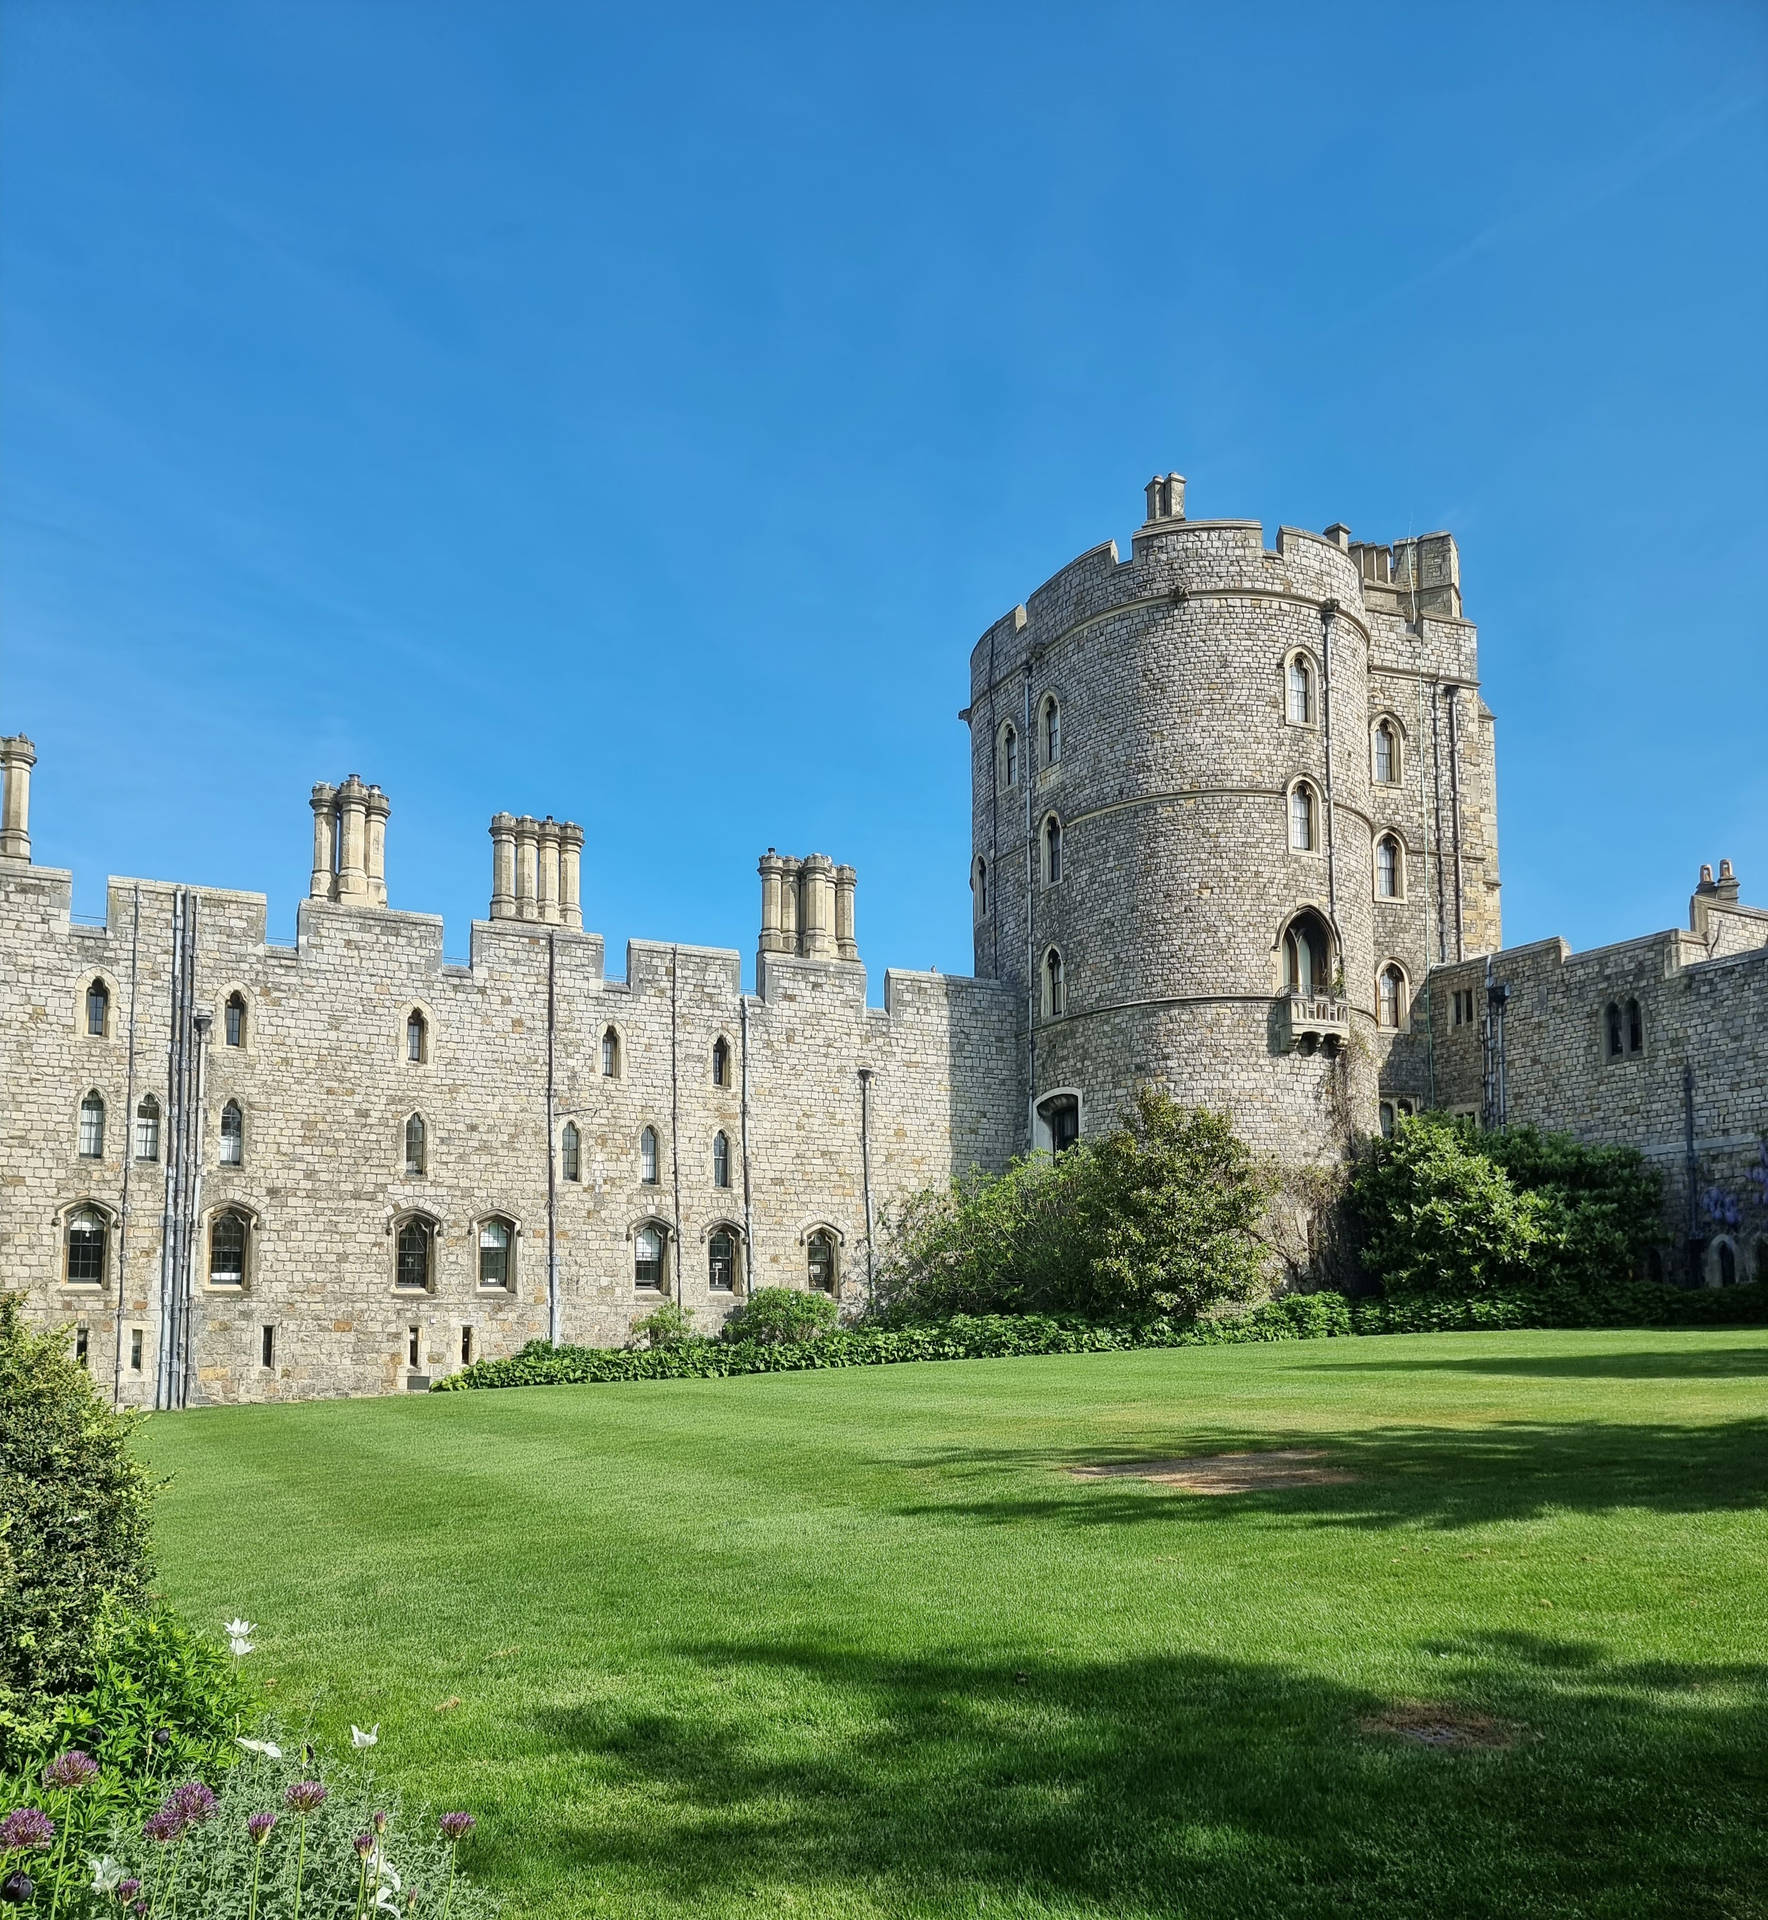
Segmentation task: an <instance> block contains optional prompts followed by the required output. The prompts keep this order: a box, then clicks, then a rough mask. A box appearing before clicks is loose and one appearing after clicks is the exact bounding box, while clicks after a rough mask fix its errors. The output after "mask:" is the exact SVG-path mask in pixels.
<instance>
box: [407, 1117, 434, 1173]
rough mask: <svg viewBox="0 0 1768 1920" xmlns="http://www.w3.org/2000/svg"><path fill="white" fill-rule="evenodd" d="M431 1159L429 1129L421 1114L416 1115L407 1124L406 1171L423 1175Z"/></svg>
mask: <svg viewBox="0 0 1768 1920" xmlns="http://www.w3.org/2000/svg"><path fill="white" fill-rule="evenodd" d="M428 1158H429V1129H428V1128H427V1127H426V1126H425V1125H424V1117H423V1115H422V1114H421V1113H414V1114H412V1115H411V1116H410V1118H409V1119H407V1121H406V1122H405V1171H406V1172H407V1173H422V1172H423V1171H424V1169H425V1166H426V1165H427V1163H428Z"/></svg>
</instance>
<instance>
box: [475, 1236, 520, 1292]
mask: <svg viewBox="0 0 1768 1920" xmlns="http://www.w3.org/2000/svg"><path fill="white" fill-rule="evenodd" d="M514 1240H515V1235H514V1234H513V1233H512V1232H511V1230H510V1223H509V1222H508V1221H507V1220H499V1219H491V1220H481V1221H480V1222H479V1285H480V1286H482V1287H503V1288H506V1289H507V1288H508V1286H509V1283H510V1247H511V1245H512V1244H513V1242H514Z"/></svg>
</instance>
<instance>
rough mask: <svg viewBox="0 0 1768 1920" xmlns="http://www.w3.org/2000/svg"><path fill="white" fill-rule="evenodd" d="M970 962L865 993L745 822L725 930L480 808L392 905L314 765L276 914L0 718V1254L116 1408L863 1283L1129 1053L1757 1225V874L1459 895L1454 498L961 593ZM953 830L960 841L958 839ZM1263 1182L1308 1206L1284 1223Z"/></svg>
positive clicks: (374, 807) (1052, 1135) (1717, 1264)
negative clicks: (1518, 929) (974, 603)
mask: <svg viewBox="0 0 1768 1920" xmlns="http://www.w3.org/2000/svg"><path fill="white" fill-rule="evenodd" d="M960 718H961V719H962V720H963V721H964V722H965V723H966V724H967V725H968V728H969V734H970V753H971V789H972V810H971V839H972V851H971V864H970V875H969V881H970V888H971V894H972V900H973V912H974V929H975V968H976V973H975V977H974V978H969V979H964V978H955V977H951V976H946V975H941V974H936V973H918V972H905V971H898V970H894V969H893V970H889V971H887V972H886V974H885V978H884V1005H883V1006H882V1008H876V1007H871V1006H869V1005H868V1004H867V995H866V976H865V972H864V968H863V966H862V964H861V961H860V957H859V947H858V940H857V933H856V917H855V901H856V890H857V879H856V875H855V873H854V870H853V869H852V868H851V867H846V866H838V865H836V864H834V862H832V861H831V860H830V859H829V858H828V857H827V856H825V855H823V854H819V853H813V854H810V855H808V856H806V857H804V858H802V859H800V858H791V857H786V856H782V855H780V854H778V853H776V852H775V851H774V850H773V849H771V848H770V849H769V850H768V852H767V853H766V854H765V855H763V856H762V859H761V862H760V878H761V928H760V940H759V952H758V954H757V958H756V966H755V991H754V992H753V993H752V994H746V993H744V992H743V991H742V980H741V964H740V959H739V956H738V955H737V954H736V953H734V952H728V951H722V950H715V949H709V948H704V947H693V946H684V945H680V944H675V943H659V942H653V941H633V942H631V943H630V944H629V946H628V948H627V954H626V968H625V978H624V979H610V978H608V976H607V974H606V971H605V968H604V964H603V947H602V941H601V939H600V937H599V936H598V935H597V934H595V933H593V932H589V931H586V930H585V929H584V928H583V925H582V909H581V904H580V896H579V872H580V861H581V854H582V848H583V845H584V835H583V831H582V829H581V828H580V827H578V826H577V825H575V824H573V823H571V822H568V821H567V822H559V821H555V820H553V819H552V818H550V817H549V818H547V819H545V820H535V819H532V818H530V817H527V816H523V817H521V818H519V819H518V818H514V817H512V816H511V815H509V814H507V813H500V814H497V815H495V816H494V817H493V819H492V821H491V825H490V833H491V842H492V885H491V898H490V911H489V915H488V917H487V918H486V919H485V920H482V921H476V922H475V923H474V925H473V929H472V940H471V953H470V959H469V960H468V961H467V962H466V963H465V964H457V963H454V962H451V961H449V960H447V959H446V958H445V957H444V955H443V950H442V923H441V921H440V919H439V918H437V917H435V916H432V915H428V914H421V913H413V912H408V911H404V910H402V909H397V908H395V907H393V906H392V905H391V904H390V900H389V893H388V882H387V829H388V821H389V818H390V814H391V806H390V802H389V800H388V797H387V796H386V795H385V794H384V793H382V792H381V790H380V789H379V788H378V787H375V786H371V785H365V784H364V783H363V782H362V781H361V780H360V779H359V778H358V777H357V776H355V775H351V776H350V777H349V778H348V779H347V780H345V781H344V782H343V783H342V784H341V785H338V786H332V785H330V784H322V785H319V786H316V787H315V788H314V789H313V791H312V795H311V797H310V806H311V815H312V819H311V825H312V833H313V870H312V880H311V885H310V891H309V897H308V899H307V900H306V901H305V902H303V903H302V906H301V909H300V913H299V916H298V924H297V934H296V940H295V944H294V945H293V946H292V947H282V946H275V945H272V944H270V943H269V942H268V941H267V940H266V937H265V927H266V901H265V898H264V896H263V895H261V894H251V893H239V892H230V891H224V890H221V889H216V888H210V887H197V886H188V885H172V884H168V883H164V882H160V881H148V880H139V881H137V880H129V879H115V878H113V879H112V880H111V881H110V885H109V894H108V907H107V912H106V915H105V920H104V923H103V924H102V925H101V926H93V925H86V924H83V923H81V922H80V921H79V920H77V919H75V918H74V916H73V915H72V913H71V911H70V903H71V897H72V879H71V875H69V874H68V873H66V872H62V871H57V870H55V869H50V868H43V867H38V866H35V865H33V864H32V863H31V853H30V825H29V778H30V769H31V767H32V765H33V764H34V753H33V749H32V747H31V743H30V741H29V740H28V739H26V738H25V737H24V736H22V735H20V736H16V737H13V738H9V739H5V740H0V764H3V767H4V775H5V787H4V807H3V812H0V1013H3V1015H4V1028H5V1033H6V1046H7V1049H8V1066H9V1068H10V1085H11V1087H12V1089H13V1098H12V1100H11V1101H10V1102H9V1106H8V1113H7V1129H8V1138H7V1156H6V1161H7V1164H6V1173H5V1178H4V1182H3V1184H0V1250H3V1253H4V1258H5V1262H6V1271H7V1282H8V1284H10V1285H13V1286H22V1287H23V1289H24V1291H25V1292H26V1294H27V1295H28V1297H29V1300H30V1303H31V1307H32V1310H33V1311H34V1312H35V1313H36V1314H37V1315H39V1316H40V1317H42V1318H45V1319H50V1318H53V1319H55V1320H59V1321H63V1322H67V1323H69V1324H71V1325H72V1326H73V1327H74V1329H75V1331H74V1339H75V1343H76V1349H77V1351H78V1352H79V1353H80V1355H81V1356H82V1357H83V1358H84V1359H85V1360H86V1362H87V1364H88V1365H89V1366H91V1367H92V1369H93V1370H94V1372H95V1373H96V1374H98V1375H99V1376H100V1377H102V1378H103V1379H104V1380H105V1381H106V1382H107V1383H110V1384H111V1385H113V1386H114V1389H115V1393H116V1397H117V1398H118V1400H119V1401H121V1402H122V1403H124V1404H134V1405H144V1406H146V1405H156V1406H182V1405H187V1404H194V1403H198V1402H204V1401H234V1400H269V1399H284V1398H300V1397H311V1396H315V1395H325V1394H344V1393H373V1392H391V1391H400V1390H405V1389H408V1388H412V1387H424V1386H427V1385H428V1384H429V1383H430V1381H431V1380H432V1379H434V1378H435V1377H436V1376H437V1375H438V1374H439V1373H442V1372H446V1371H449V1370H451V1369H453V1368H456V1367H458V1366H461V1365H464V1364H467V1363H469V1362H471V1361H473V1360H475V1359H478V1358H480V1357H490V1356H494V1355H498V1354H503V1353H508V1352H510V1351H512V1350H514V1349H515V1348H516V1347H519V1346H520V1345H522V1344H523V1343H524V1342H526V1341H528V1340H530V1339H533V1338H535V1337H547V1338H553V1339H565V1340H570V1341H576V1342H589V1343H618V1342H620V1341H623V1340H624V1339H626V1338H627V1337H629V1333H630V1329H631V1326H632V1324H633V1322H634V1320H635V1318H637V1317H638V1316H640V1315H641V1314H643V1313H644V1312H646V1311H648V1310H650V1309H652V1308H654V1307H655V1306H656V1305H657V1303H658V1302H660V1301H661V1300H663V1299H666V1298H667V1299H674V1300H676V1301H679V1302H680V1303H681V1304H682V1305H683V1306H684V1307H687V1308H689V1309H691V1310H692V1311H693V1312H694V1313H695V1315H696V1318H697V1320H698V1322H699V1324H700V1325H702V1326H703V1327H711V1326H715V1325H717V1324H719V1323H721V1322H722V1320H723V1319H724V1318H725V1317H726V1316H727V1315H728V1314H729V1313H730V1311H731V1310H732V1308H733V1307H734V1306H735V1304H736V1303H737V1302H739V1301H740V1300H741V1299H742V1297H743V1296H744V1295H745V1293H747V1292H748V1291H749V1290H750V1289H751V1288H752V1287H756V1286H761V1285H786V1286H796V1287H810V1288H817V1289H821V1290H823V1291H825V1292H827V1293H829V1294H830V1295H832V1296H834V1297H835V1298H837V1299H839V1300H841V1301H844V1302H847V1303H850V1304H858V1303H861V1302H863V1301H864V1299H865V1297H866V1293H867V1288H868V1284H869V1281H870V1278H871V1272H872V1266H873V1262H874V1259H875V1257H876V1247H877V1242H878V1232H879V1228H878V1223H879V1219H880V1216H881V1215H882V1214H883V1213H884V1211H885V1210H886V1209H888V1208H890V1207H891V1206H893V1205H895V1204H897V1203H899V1202H900V1201H902V1200H903V1199H904V1198H905V1197H907V1196H908V1195H909V1194H911V1193H913V1192H915V1191H917V1190H919V1189H921V1188H924V1187H926V1186H929V1185H934V1184H939V1183H942V1182H944V1181H946V1180H947V1179H949V1178H950V1177H951V1176H952V1175H953V1174H954V1173H957V1172H961V1171H963V1170H965V1169H966V1168H969V1167H973V1166H974V1167H983V1168H988V1169H995V1168H999V1167H1001V1166H1003V1165H1004V1164H1005V1163H1006V1162H1007V1160H1008V1159H1009V1158H1011V1157H1012V1156H1013V1155H1014V1154H1016V1153H1020V1152H1024V1151H1026V1150H1027V1149H1029V1148H1046V1149H1050V1150H1054V1151H1060V1150H1061V1149H1062V1148H1063V1147H1064V1146H1066V1145H1067V1144H1068V1143H1069V1142H1070V1141H1072V1140H1074V1139H1076V1138H1077V1137H1080V1136H1082V1135H1086V1134H1091V1133H1094V1132H1097V1131H1098V1130H1100V1129H1101V1128H1103V1127H1106V1126H1108V1125H1109V1124H1111V1122H1112V1121H1114V1120H1115V1119H1116V1117H1117V1116H1118V1115H1119V1114H1120V1113H1121V1112H1122V1111H1123V1109H1124V1107H1125V1104H1126V1102H1127V1101H1128V1099H1129V1097H1130V1095H1131V1093H1132V1092H1133V1090H1134V1088H1135V1087H1136V1086H1137V1085H1138V1084H1139V1083H1141V1082H1144V1081H1155V1082H1159V1083H1161V1084H1164V1085H1165V1086H1167V1087H1168V1088H1169V1089H1170V1090H1171V1091H1172V1092H1173V1093H1174V1095H1175V1096H1176V1097H1177V1098H1178V1099H1179V1100H1181V1101H1182V1102H1186V1103H1189V1104H1197V1105H1206V1106H1210V1107H1214V1108H1219V1109H1223V1110H1225V1111H1227V1112H1228V1113H1229V1114H1230V1115H1231V1117H1232V1118H1233V1120H1234V1123H1235V1125H1236V1127H1237V1128H1238V1129H1239V1131H1240V1132H1241V1133H1242V1134H1243V1136H1244V1137H1245V1138H1246V1139H1247V1140H1248V1141H1249V1142H1250V1143H1251V1144H1252V1145H1253V1146H1254V1147H1255V1148H1256V1149H1258V1150H1259V1151H1260V1152H1262V1153H1265V1154H1268V1155H1270V1156H1272V1157H1274V1158H1275V1159H1277V1160H1278V1161H1280V1162H1282V1163H1285V1164H1287V1165H1290V1166H1296V1167H1309V1166H1322V1165H1323V1166H1328V1167H1330V1166H1332V1165H1335V1164H1338V1163H1339V1162H1341V1161H1342V1159H1343V1156H1344V1155H1345V1154H1346V1153H1347V1151H1349V1149H1350V1147H1351V1146H1352V1145H1353V1143H1354V1141H1355V1139H1356V1137H1357V1136H1358V1135H1359V1134H1368V1133H1371V1132H1373V1131H1375V1130H1376V1129H1377V1128H1391V1126H1392V1125H1393V1123H1394V1120H1395V1117H1396V1116H1397V1115H1398V1114H1399V1113H1401V1112H1405V1111H1411V1110H1416V1109H1418V1108H1421V1107H1424V1106H1433V1107H1447V1108H1450V1109H1453V1110H1460V1111H1465V1112H1471V1113H1474V1114H1477V1115H1478V1116H1479V1117H1481V1118H1482V1119H1483V1120H1485V1121H1486V1122H1488V1123H1495V1122H1498V1121H1503V1120H1511V1121H1517V1120H1525V1119H1526V1120H1535V1121H1538V1122H1540V1123H1542V1124H1545V1125H1551V1126H1560V1127H1566V1128H1568V1129H1570V1130H1571V1131H1573V1132H1576V1133H1578V1134H1580V1135H1582V1136H1583V1137H1585V1138H1589V1139H1593V1140H1605V1139H1619V1140H1626V1141H1630V1142H1632V1143H1633V1144H1636V1145H1638V1146H1639V1147H1641V1148H1642V1149H1643V1150H1644V1151H1645V1152H1646V1153H1648V1154H1649V1155H1651V1156H1652V1157H1653V1159H1654V1160H1655V1161H1657V1162H1658V1163H1659V1164H1661V1165H1662V1166H1663V1168H1664V1170H1665V1173H1666V1175H1667V1177H1668V1179H1667V1190H1668V1192H1669V1195H1670V1201H1669V1205H1670V1209H1671V1218H1670V1220H1669V1221H1667V1223H1666V1245H1667V1247H1668V1248H1669V1253H1668V1256H1667V1264H1666V1267H1665V1273H1666V1277H1669V1278H1678V1279H1686V1280H1695V1281H1703V1282H1706V1283H1710V1284H1726V1283H1730V1282H1734V1281H1742V1280H1746V1279H1751V1278H1755V1277H1759V1276H1761V1275H1762V1274H1763V1268H1764V1262H1765V1261H1768V1146H1765V1145H1764V1140H1765V1138H1768V1038H1765V1036H1768V1018H1765V1017H1764V1016H1768V987H1765V982H1768V913H1765V912H1763V911H1761V910H1758V909H1753V908H1749V907H1745V906H1743V905H1741V904H1739V901H1738V897H1737V895H1738V888H1737V884H1736V880H1735V877H1734V876H1733V875H1732V874H1731V873H1730V870H1729V868H1728V867H1722V868H1721V870H1720V877H1719V879H1718V880H1716V881H1715V880H1712V879H1711V878H1710V876H1708V875H1706V874H1705V873H1704V870H1703V879H1702V883H1701V887H1700V890H1699V891H1698V892H1697V894H1696V896H1695V900H1694V906H1693V912H1692V915H1691V929H1690V931H1689V932H1687V933H1665V934H1659V935H1653V936H1650V937H1648V938H1646V939H1642V940H1637V941H1632V942H1629V943H1626V944H1624V945H1622V946H1618V947H1610V948H1605V949H1602V950H1600V951H1599V952H1597V953H1593V954H1582V955H1574V954H1571V953H1570V952H1569V951H1568V950H1567V949H1566V948H1565V947H1564V945H1563V944H1562V943H1560V942H1558V941H1548V942H1544V943H1538V944H1535V945H1532V946H1528V947H1523V948H1519V949H1515V950H1510V951H1507V950H1505V949H1503V947H1502V945H1501V940H1500V910H1499V898H1500V895H1499V873H1498V851H1497V783H1496V767H1495V756H1494V744H1493V738H1494V723H1493V717H1492V715H1491V713H1490V712H1489V710H1488V709H1487V708H1486V706H1485V704H1484V702H1483V701H1482V700H1481V698H1480V693H1479V671H1478V650H1477V634H1476V630H1475V628H1474V627H1473V625H1472V624H1471V623H1470V622H1469V621H1468V620H1467V619H1466V618H1465V617H1464V615H1463V611H1462V605H1461V586H1460V566H1459V558H1458V554H1457V551H1456V546H1455V542H1454V540H1453V539H1452V538H1451V537H1450V536H1449V535H1448V534H1446V533H1433V534H1426V535H1423V536H1420V537H1418V538H1415V539H1409V540H1405V541H1400V542H1396V543H1394V544H1393V545H1391V546H1377V545H1370V544H1367V543H1364V542H1359V541H1355V540H1353V539H1352V538H1351V535H1350V531H1349V529H1348V528H1346V527H1343V526H1333V527H1329V528H1328V529H1327V530H1326V532H1325V533H1324V534H1315V533H1309V532H1304V531H1300V530H1298V529H1295V528H1289V527H1285V528H1283V529H1281V530H1280V531H1279V533H1278V535H1277V538H1276V542H1275V545H1274V546H1271V547H1267V546H1266V545H1265V543H1264V537H1263V532H1262V529H1261V527H1260V525H1259V523H1257V522H1256V521H1242V520H1191V519H1187V518H1186V516H1185V482H1184V480H1183V479H1182V478H1181V477H1180V476H1179V475H1177V474H1168V475H1165V476H1161V477H1157V478H1156V479H1154V480H1153V481H1151V482H1150V483H1149V485H1148V488H1147V518H1146V521H1145V522H1144V524H1143V525H1142V526H1141V528H1140V529H1139V530H1138V531H1137V533H1136V534H1135V536H1134V538H1133V541H1132V546H1131V553H1130V556H1129V558H1128V559H1127V560H1126V559H1124V558H1122V557H1121V556H1120V554H1119V552H1118V549H1117V547H1116V544H1115V543H1114V542H1113V543H1108V544H1106V545H1104V546H1100V547H1097V548H1094V549H1093V550H1092V551H1091V552H1089V553H1086V554H1083V555H1082V556H1081V557H1080V558H1079V559H1077V560H1075V561H1073V562H1072V563H1071V564H1070V565H1068V566H1067V567H1065V568H1063V569H1062V571H1061V572H1059V573H1058V574H1056V575H1055V576H1054V577H1053V578H1052V579H1050V580H1049V581H1047V582H1046V583H1045V584H1044V585H1043V586H1042V587H1040V588H1039V589H1038V591H1037V592H1036V593H1034V594H1032V595H1031V596H1030V598H1029V599H1028V600H1027V601H1026V602H1025V603H1024V604H1023V605H1021V606H1018V607H1015V608H1014V609H1013V611H1012V612H1011V613H1010V614H1008V615H1006V616H1005V617H1004V618H1002V619H1001V620H999V621H997V622H996V623H995V624H994V625H993V626H992V627H990V628H989V630H988V631H987V632H986V633H985V634H984V635H983V636H982V638H981V640H980V641H979V642H978V643H977V645H976V647H975V649H974V651H973V653H972V655H971V663H970V698H969V704H968V705H967V706H966V707H965V708H964V710H963V712H962V714H961V715H960ZM955 883H956V876H954V884H955ZM1299 1224H1302V1225H1305V1223H1299Z"/></svg>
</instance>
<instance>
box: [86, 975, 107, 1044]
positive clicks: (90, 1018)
mask: <svg viewBox="0 0 1768 1920" xmlns="http://www.w3.org/2000/svg"><path fill="white" fill-rule="evenodd" d="M109 1026H110V988H109V987H107V986H106V985H105V984H104V982H103V981H102V980H94V981H93V982H92V984H91V985H90V986H89V987H88V988H87V989H86V1031H87V1032H88V1033H89V1034H93V1035H95V1036H96V1037H97V1038H99V1039H101V1040H102V1039H103V1038H104V1035H105V1033H106V1032H107V1031H108V1030H109Z"/></svg>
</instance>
